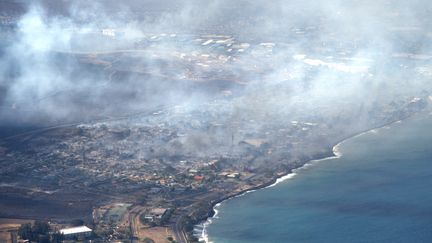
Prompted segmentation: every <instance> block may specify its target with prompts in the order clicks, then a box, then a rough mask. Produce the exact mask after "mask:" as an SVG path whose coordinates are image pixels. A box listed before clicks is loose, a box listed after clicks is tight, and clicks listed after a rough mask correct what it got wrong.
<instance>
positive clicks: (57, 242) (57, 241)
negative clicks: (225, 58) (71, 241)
mask: <svg viewBox="0 0 432 243" xmlns="http://www.w3.org/2000/svg"><path fill="white" fill-rule="evenodd" d="M63 240H64V235H63V234H62V233H60V232H58V231H56V232H54V233H53V234H52V235H51V242H52V243H61V242H62V241H63Z"/></svg>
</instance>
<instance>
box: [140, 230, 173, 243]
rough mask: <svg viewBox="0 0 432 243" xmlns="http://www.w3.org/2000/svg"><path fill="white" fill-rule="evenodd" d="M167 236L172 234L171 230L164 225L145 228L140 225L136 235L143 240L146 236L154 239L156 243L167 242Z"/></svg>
mask: <svg viewBox="0 0 432 243" xmlns="http://www.w3.org/2000/svg"><path fill="white" fill-rule="evenodd" d="M168 236H173V232H172V231H171V229H169V228H166V227H153V228H146V227H141V228H140V230H139V231H138V237H139V238H140V239H141V240H143V239H145V238H146V237H147V238H150V239H152V240H154V242H156V243H167V242H169V241H168V240H167V237H168Z"/></svg>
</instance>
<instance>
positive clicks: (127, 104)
mask: <svg viewBox="0 0 432 243" xmlns="http://www.w3.org/2000/svg"><path fill="white" fill-rule="evenodd" d="M431 12H432V4H431V3H430V2H428V1H423V0H416V1H410V2H406V1H397V0H379V1H354V0H353V1H337V0H330V1H302V3H299V2H298V1H277V0H275V1H261V0H258V1H247V0H237V1H225V0H217V1H207V0H206V1H198V0H187V1H178V0H167V1H153V0H144V1H138V0H128V1H91V2H89V1H66V0H63V1H54V0H43V1H42V0H41V1H25V0H21V1H18V0H4V1H1V2H0V27H1V32H0V35H1V38H0V45H1V46H0V57H1V59H0V164H1V168H2V169H1V170H0V217H3V218H9V219H11V220H12V219H34V220H36V219H38V220H50V222H51V223H52V224H55V225H57V226H58V227H60V228H61V227H66V225H67V224H68V223H70V222H71V220H76V219H81V220H83V221H84V222H85V223H86V225H88V226H89V227H90V228H91V229H92V230H93V231H94V235H93V236H92V238H93V240H96V241H100V242H109V241H117V240H123V241H128V242H130V241H131V242H146V241H145V240H148V239H150V238H151V239H153V240H154V241H156V242H168V241H172V240H175V241H177V242H194V241H197V239H196V238H195V237H194V236H193V234H192V226H193V225H194V224H197V223H199V222H200V221H202V220H205V219H206V218H207V217H208V216H211V214H212V207H213V205H214V204H215V203H217V202H220V201H221V200H223V199H226V198H229V197H232V196H234V195H237V194H239V193H241V192H244V191H247V190H251V189H254V188H260V187H264V186H266V185H270V184H272V182H274V181H275V179H276V178H278V177H280V176H282V175H286V174H288V173H290V172H291V171H292V170H293V169H295V168H298V167H301V166H302V165H304V164H305V163H306V162H308V161H310V160H311V159H319V158H325V157H328V156H332V155H333V146H334V145H336V144H337V143H338V142H340V141H342V140H344V139H346V138H348V137H351V136H353V135H355V134H358V133H360V132H363V131H366V130H370V129H373V128H377V127H381V126H385V125H387V124H390V123H393V122H396V121H399V120H402V119H405V118H407V117H410V116H412V115H414V114H416V113H421V112H429V110H430V102H431V95H432V94H431V91H432V84H431V77H432V52H431V46H430V43H432V42H431V38H432V30H431V27H430V24H429V23H430V20H431V19H430V16H431ZM158 237H159V238H158ZM157 239H161V240H157Z"/></svg>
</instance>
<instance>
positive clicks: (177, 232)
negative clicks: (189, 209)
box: [172, 213, 188, 243]
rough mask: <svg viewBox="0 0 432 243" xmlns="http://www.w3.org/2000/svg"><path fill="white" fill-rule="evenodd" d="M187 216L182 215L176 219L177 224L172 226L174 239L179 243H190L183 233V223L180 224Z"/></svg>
mask: <svg viewBox="0 0 432 243" xmlns="http://www.w3.org/2000/svg"><path fill="white" fill-rule="evenodd" d="M185 216H186V215H185V214H184V213H183V214H181V215H180V216H179V217H178V218H177V219H176V221H175V224H174V225H173V226H172V231H173V232H174V237H175V239H176V241H177V242H179V243H187V242H188V241H187V237H186V235H185V233H184V232H183V230H182V227H181V223H180V222H182V220H183V218H184V217H185Z"/></svg>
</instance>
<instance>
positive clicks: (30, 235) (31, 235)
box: [18, 220, 64, 243]
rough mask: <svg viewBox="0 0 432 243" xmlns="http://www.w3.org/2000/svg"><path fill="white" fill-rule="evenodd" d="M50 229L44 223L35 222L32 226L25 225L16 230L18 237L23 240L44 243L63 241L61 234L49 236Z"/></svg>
mask: <svg viewBox="0 0 432 243" xmlns="http://www.w3.org/2000/svg"><path fill="white" fill-rule="evenodd" d="M50 230H51V227H50V226H49V224H48V223H47V222H45V221H40V220H37V221H36V222H35V223H34V224H33V225H31V224H30V223H26V224H23V225H21V227H20V228H19V229H18V235H19V237H20V238H21V239H23V240H30V241H35V242H39V243H42V242H44V243H45V242H46V243H50V242H52V243H60V242H62V241H63V238H64V237H63V234H60V233H59V232H58V231H55V232H54V233H52V234H50Z"/></svg>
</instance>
